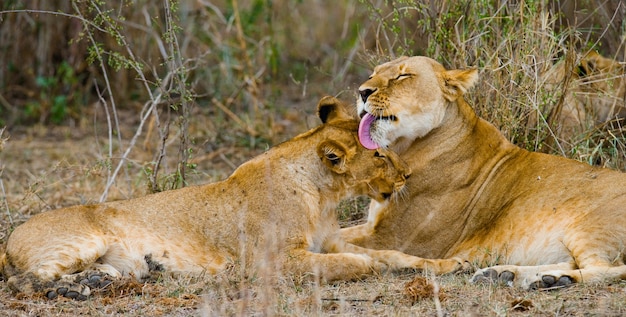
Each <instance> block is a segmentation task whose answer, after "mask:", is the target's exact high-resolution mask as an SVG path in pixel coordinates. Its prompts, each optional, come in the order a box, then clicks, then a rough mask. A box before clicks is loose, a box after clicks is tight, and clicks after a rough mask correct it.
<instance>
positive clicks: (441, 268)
mask: <svg viewBox="0 0 626 317" xmlns="http://www.w3.org/2000/svg"><path fill="white" fill-rule="evenodd" d="M427 267H428V269H430V270H432V271H433V273H435V274H437V275H441V274H449V273H458V272H469V271H470V270H471V267H472V266H471V264H470V263H469V262H468V261H465V260H463V259H461V258H457V257H454V258H450V259H441V260H429V261H428V263H427Z"/></svg>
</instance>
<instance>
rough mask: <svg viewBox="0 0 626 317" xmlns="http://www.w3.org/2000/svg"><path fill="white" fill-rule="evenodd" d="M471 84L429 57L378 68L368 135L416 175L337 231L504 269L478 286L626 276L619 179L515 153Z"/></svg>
mask: <svg viewBox="0 0 626 317" xmlns="http://www.w3.org/2000/svg"><path fill="white" fill-rule="evenodd" d="M476 77H477V71H476V70H474V69H469V70H445V69H444V68H443V66H441V65H440V64H439V63H437V62H435V61H434V60H432V59H430V58H426V57H411V58H406V59H405V58H400V59H397V60H394V61H391V62H389V63H385V64H382V65H379V66H377V67H376V68H375V70H374V73H373V74H372V76H371V77H370V79H369V80H367V81H366V82H365V83H363V85H361V87H360V88H359V93H360V97H359V100H358V104H357V107H358V111H359V113H360V114H361V115H364V114H366V113H369V114H372V115H373V116H374V117H377V118H379V119H377V120H376V121H374V123H373V124H372V126H371V128H370V129H369V130H368V135H371V140H372V141H373V142H374V143H376V144H379V145H382V146H388V147H390V148H391V149H394V150H396V151H397V152H398V153H399V154H400V156H401V157H402V158H403V159H404V160H405V161H406V162H407V164H408V165H409V166H410V167H411V169H412V171H413V174H412V176H411V178H410V179H409V180H407V184H406V196H407V197H406V198H405V199H402V200H397V201H391V202H390V203H389V204H379V203H377V202H372V203H371V205H370V209H369V215H368V221H367V223H365V224H363V225H360V226H355V227H350V228H346V229H342V236H343V237H344V238H346V240H347V241H349V242H352V243H355V244H357V245H360V246H363V247H367V248H376V249H396V250H400V251H403V252H406V253H409V254H413V255H417V256H423V257H427V258H450V257H460V258H463V259H465V260H468V261H470V262H472V263H475V264H477V265H479V266H485V265H492V264H494V263H495V264H502V265H503V266H495V267H491V268H486V269H483V270H479V271H478V272H476V274H475V275H474V278H473V280H474V281H479V280H484V279H500V280H503V281H504V282H506V283H508V284H511V285H517V286H521V287H525V288H543V287H552V286H560V285H567V284H569V283H571V282H583V281H584V282H593V281H603V280H606V279H614V278H617V279H625V278H626V265H624V260H625V256H626V186H625V185H626V174H623V173H620V172H617V171H612V170H608V169H602V168H597V167H592V166H589V165H587V164H584V163H580V162H577V161H574V160H570V159H566V158H562V157H557V156H551V155H546V154H541V153H534V152H528V151H526V150H523V149H521V148H519V147H517V146H514V145H513V144H511V143H510V142H509V141H508V140H507V139H506V138H504V137H503V136H502V134H501V133H500V132H499V131H498V130H497V129H496V128H495V127H494V126H493V125H491V124H490V123H488V122H486V121H485V120H483V119H481V118H479V117H477V116H476V114H475V113H474V111H473V110H472V109H471V108H470V106H469V105H468V104H467V103H466V102H465V101H464V99H463V93H464V92H465V91H466V90H467V89H468V88H470V87H471V86H472V85H473V83H474V81H475V80H476ZM360 133H361V132H360ZM363 143H365V144H367V142H363Z"/></svg>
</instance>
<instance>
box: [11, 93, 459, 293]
mask: <svg viewBox="0 0 626 317" xmlns="http://www.w3.org/2000/svg"><path fill="white" fill-rule="evenodd" d="M352 112H353V111H352ZM318 114H319V116H320V118H321V120H322V122H323V123H324V124H323V125H321V126H319V127H317V128H314V129H312V130H310V131H308V132H306V133H303V134H301V135H299V136H296V137H295V138H293V139H292V140H290V141H287V142H284V143H282V144H280V145H277V146H275V147H273V148H272V149H270V150H269V151H267V152H266V153H264V154H262V155H260V156H258V157H256V158H254V159H252V160H250V161H248V162H247V163H244V164H243V165H241V166H240V167H239V168H238V169H237V170H236V171H235V172H234V173H233V174H232V175H231V176H230V177H229V178H228V179H226V180H224V181H221V182H218V183H213V184H208V185H203V186H194V187H186V188H183V189H178V190H172V191H166V192H161V193H157V194H152V195H148V196H145V197H141V198H136V199H131V200H124V201H116V202H109V203H103V204H98V205H91V206H74V207H69V208H63V209H58V210H53V211H48V212H43V213H40V214H38V215H36V216H34V217H32V218H31V219H30V220H28V221H27V222H25V223H24V224H22V225H20V226H18V227H17V228H16V229H15V231H14V232H13V233H12V234H11V236H10V237H9V239H8V242H7V246H6V253H5V254H4V255H2V257H1V258H0V267H1V269H2V270H1V271H2V273H3V274H4V276H5V278H8V285H9V287H10V288H11V289H13V290H14V291H16V292H24V293H33V292H43V293H44V294H45V295H47V296H48V297H49V298H54V297H56V296H58V295H63V296H66V297H70V298H76V299H85V298H87V296H88V295H90V292H91V291H90V287H91V288H93V287H103V286H106V285H107V284H108V283H110V280H111V279H112V278H116V277H120V276H128V275H131V276H134V277H136V278H139V279H141V278H144V277H146V276H149V275H150V274H151V273H154V271H164V272H171V273H173V274H201V273H209V274H216V273H218V272H220V271H223V270H224V269H226V268H228V267H230V266H232V265H236V264H239V265H244V266H245V269H246V272H248V274H258V273H262V272H265V274H269V276H271V275H272V274H276V273H277V272H281V273H284V274H296V275H300V276H306V275H311V276H315V275H316V276H317V277H318V278H319V279H321V280H322V281H332V280H339V279H355V278H359V277H362V276H365V275H367V274H371V273H374V272H380V271H381V270H383V269H389V270H398V269H404V268H412V269H418V270H424V269H429V270H432V271H433V272H435V273H446V272H452V271H455V270H457V269H460V268H462V266H463V265H462V263H460V262H459V261H457V260H443V261H440V260H435V261H431V260H426V259H422V258H418V257H414V256H409V255H406V254H403V253H400V252H398V251H378V250H369V249H365V248H361V247H357V246H354V245H351V244H348V243H346V242H345V241H343V240H342V239H341V238H340V236H339V226H338V223H337V219H336V214H335V208H336V205H337V204H338V202H339V201H340V200H341V199H342V198H345V197H348V196H353V195H369V196H370V197H372V198H373V199H374V200H376V201H378V202H379V203H381V204H385V203H387V202H388V201H390V200H395V195H396V193H397V192H398V191H399V190H401V188H402V187H403V186H404V183H405V181H406V177H407V176H408V175H409V174H410V170H409V169H408V168H407V166H406V164H404V163H403V162H402V161H401V160H400V159H399V158H398V157H397V155H395V154H394V153H392V152H389V151H386V150H367V149H364V148H363V147H361V146H360V145H359V143H358V140H357V134H356V132H357V126H358V121H357V118H356V117H355V116H353V115H351V113H350V112H349V110H347V109H346V105H345V104H342V103H340V102H339V101H338V100H336V99H335V98H332V97H326V98H323V99H322V100H321V101H320V102H319V104H318ZM262 270H265V271H262ZM264 276H268V275H264Z"/></svg>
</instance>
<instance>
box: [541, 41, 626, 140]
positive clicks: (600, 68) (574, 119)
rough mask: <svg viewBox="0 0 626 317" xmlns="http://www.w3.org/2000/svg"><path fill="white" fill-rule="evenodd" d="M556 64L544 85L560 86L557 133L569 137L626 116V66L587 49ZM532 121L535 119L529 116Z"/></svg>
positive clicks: (557, 87)
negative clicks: (572, 61) (571, 61)
mask: <svg viewBox="0 0 626 317" xmlns="http://www.w3.org/2000/svg"><path fill="white" fill-rule="evenodd" d="M575 59H576V61H575V63H569V64H573V65H572V66H568V63H567V61H569V60H568V59H566V60H565V61H562V62H560V63H558V64H556V65H555V66H554V67H553V68H552V69H550V70H549V71H548V72H547V73H546V75H545V76H544V77H543V78H544V80H545V83H546V87H548V88H551V89H562V91H564V93H565V95H564V96H563V101H562V106H561V108H560V113H558V121H557V123H558V126H557V127H556V128H557V131H555V132H556V133H557V136H559V137H561V138H565V139H571V138H572V137H575V136H577V135H578V134H580V133H581V132H584V131H585V130H586V129H589V127H593V126H596V125H602V124H606V123H610V122H611V121H616V122H619V123H620V125H622V126H623V122H624V120H625V119H626V80H624V76H626V68H625V66H624V64H622V63H619V62H617V61H616V60H614V59H611V58H606V57H604V56H602V55H600V54H598V53H597V52H595V51H590V52H588V53H586V54H584V55H581V56H580V57H577V58H575ZM555 110H557V109H554V110H553V111H555ZM530 121H531V122H536V118H535V119H531V120H530Z"/></svg>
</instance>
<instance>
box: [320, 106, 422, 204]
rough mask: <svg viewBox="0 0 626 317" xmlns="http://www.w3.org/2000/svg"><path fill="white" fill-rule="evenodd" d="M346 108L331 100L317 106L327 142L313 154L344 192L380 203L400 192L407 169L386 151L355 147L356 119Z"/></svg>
mask: <svg viewBox="0 0 626 317" xmlns="http://www.w3.org/2000/svg"><path fill="white" fill-rule="evenodd" d="M348 107H349V106H348V105H346V104H344V103H342V102H341V101H339V100H337V99H336V98H333V97H325V98H323V99H322V100H321V101H320V102H319V104H318V115H319V117H320V119H321V120H322V122H324V123H325V126H324V129H327V130H328V132H327V133H326V135H327V138H326V139H324V140H322V142H320V143H319V144H318V147H317V153H318V155H319V157H320V159H321V160H322V161H323V162H324V164H325V165H326V166H327V167H328V168H329V169H330V170H331V171H332V172H333V173H335V174H337V175H338V176H340V177H341V182H343V186H342V187H344V188H351V189H352V193H353V194H356V195H368V196H370V197H372V198H373V199H375V200H378V201H383V200H386V199H388V198H389V197H390V196H391V195H392V194H393V193H395V192H398V191H400V190H401V189H402V188H403V187H404V184H405V183H406V179H407V177H408V176H409V175H410V173H411V172H410V169H409V167H408V166H407V165H406V163H404V161H402V160H401V159H400V157H399V156H398V155H397V154H396V153H394V152H392V151H389V150H386V149H378V150H370V149H366V148H364V147H362V146H361V145H360V144H359V141H358V138H357V135H356V132H357V127H358V123H357V118H356V116H355V115H353V114H351V113H350V110H349V108H348Z"/></svg>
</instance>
